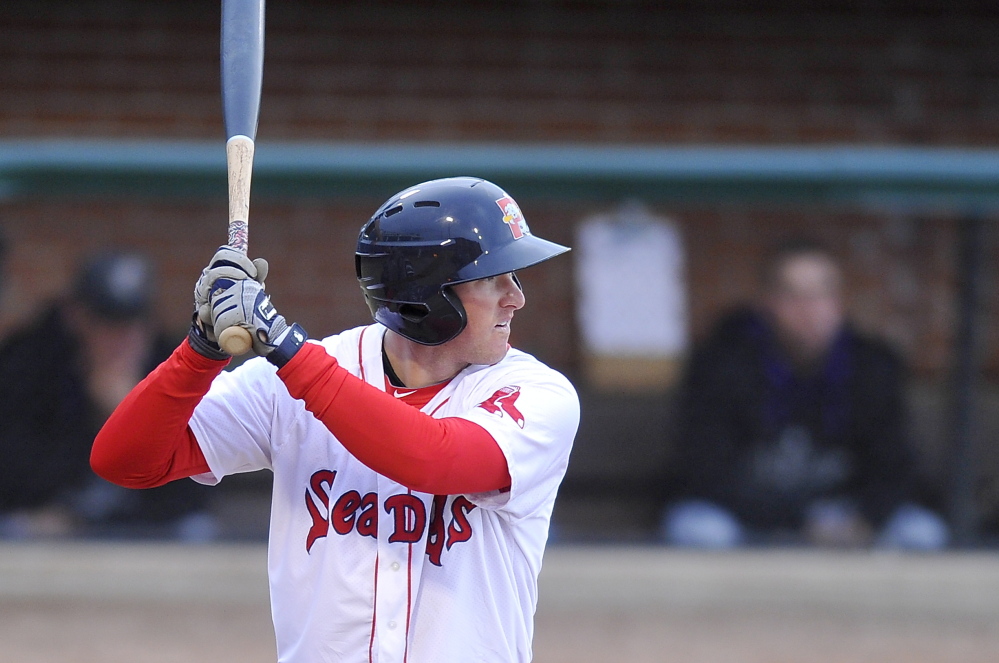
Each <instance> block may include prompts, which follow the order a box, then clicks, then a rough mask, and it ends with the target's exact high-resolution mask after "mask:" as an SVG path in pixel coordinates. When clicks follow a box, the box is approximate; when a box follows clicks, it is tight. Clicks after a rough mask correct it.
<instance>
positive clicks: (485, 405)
mask: <svg viewBox="0 0 999 663" xmlns="http://www.w3.org/2000/svg"><path fill="white" fill-rule="evenodd" d="M518 398H520V387H503V388H502V389H500V390H499V391H497V392H496V393H495V394H493V395H492V396H490V397H489V398H487V399H486V400H484V401H482V402H481V403H479V404H478V406H477V407H481V408H482V409H483V410H485V411H486V412H488V413H489V414H498V415H499V416H500V417H502V416H503V413H504V412H506V413H507V414H508V415H510V418H511V419H513V420H514V421H515V422H517V425H518V426H520V427H521V428H523V427H524V424H525V423H526V421H525V420H524V415H522V414H521V413H520V410H518V409H517V406H516V402H517V399H518Z"/></svg>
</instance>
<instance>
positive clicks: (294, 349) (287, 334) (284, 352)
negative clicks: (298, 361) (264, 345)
mask: <svg viewBox="0 0 999 663" xmlns="http://www.w3.org/2000/svg"><path fill="white" fill-rule="evenodd" d="M307 340H309V334H308V332H306V331H305V330H304V329H303V328H302V326H301V325H300V324H298V323H297V322H296V323H294V324H293V325H291V326H290V327H288V328H287V329H285V330H284V331H283V332H282V333H281V335H280V336H278V337H277V338H276V339H274V349H273V350H271V351H270V352H268V353H267V361H269V362H271V363H272V364H274V365H275V366H277V367H278V368H281V367H282V366H284V365H285V364H287V363H288V362H289V361H291V358H292V357H294V356H295V355H296V354H298V351H299V350H301V349H302V346H304V345H305V342H306V341H307Z"/></svg>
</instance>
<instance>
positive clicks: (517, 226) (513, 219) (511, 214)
mask: <svg viewBox="0 0 999 663" xmlns="http://www.w3.org/2000/svg"><path fill="white" fill-rule="evenodd" d="M496 204H497V205H499V208H500V209H501V210H503V223H505V224H506V225H507V226H508V227H509V228H510V232H511V233H512V234H513V238H514V239H520V238H521V237H523V236H524V235H526V234H528V233H530V232H531V229H530V228H528V227H527V221H526V220H525V219H524V215H523V214H521V212H520V206H518V205H517V203H516V201H515V200H514V199H513V198H511V197H510V196H503V197H502V198H500V199H499V200H497V201H496Z"/></svg>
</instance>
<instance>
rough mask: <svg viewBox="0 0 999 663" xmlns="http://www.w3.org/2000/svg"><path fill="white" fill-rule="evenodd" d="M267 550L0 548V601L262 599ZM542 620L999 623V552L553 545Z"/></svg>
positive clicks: (85, 545) (76, 545)
mask: <svg viewBox="0 0 999 663" xmlns="http://www.w3.org/2000/svg"><path fill="white" fill-rule="evenodd" d="M266 568H267V560H266V550H265V548H264V547H263V546H262V545H221V546H205V547H201V546H184V545H170V544H166V545H164V544H138V543H51V544H4V545H0V600H3V599H13V598H18V599H48V598H63V599H97V600H142V601H151V602H161V601H181V602H183V601H189V600H197V601H209V602H213V601H214V602H221V603H260V604H266V603H267V600H268V599H267V580H266ZM540 584H541V587H540V596H541V598H540V606H539V613H545V612H548V613H562V612H606V611H615V612H621V611H650V610H684V611H687V610H703V609H712V608H714V609H719V608H724V609H740V608H753V609H764V610H775V611H785V610H797V609H805V610H822V611H832V612H841V611H842V612H851V613H854V614H856V613H858V612H867V613H871V614H880V615H893V616H900V617H906V616H911V617H920V618H943V617H946V618H958V619H960V618H984V619H999V556H997V555H995V554H989V553H968V554H965V553H949V554H942V555H926V556H923V555H901V554H890V553H866V552H820V551H810V550H779V551H741V552H734V553H717V554H716V553H709V554H708V553H690V552H682V551H677V550H671V549H665V548H655V547H638V546H636V547H621V546H606V547H605V546H578V547H577V546H553V547H551V548H550V549H549V551H548V553H547V555H546V557H545V562H544V568H543V570H542V573H541V580H540Z"/></svg>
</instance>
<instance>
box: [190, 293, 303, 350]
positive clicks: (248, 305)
mask: <svg viewBox="0 0 999 663" xmlns="http://www.w3.org/2000/svg"><path fill="white" fill-rule="evenodd" d="M207 308H208V309H209V311H210V314H211V320H210V324H211V326H212V327H213V329H214V332H215V333H216V334H221V333H222V331H223V330H225V329H227V328H228V327H233V326H236V327H242V328H243V329H245V330H247V331H248V332H250V337H251V338H252V339H253V351H254V352H255V353H257V354H258V355H260V356H261V357H266V356H267V355H269V354H270V353H271V352H273V351H274V349H275V348H276V347H277V346H278V345H279V344H280V343H281V341H283V340H284V337H285V335H286V334H287V333H288V331H289V327H288V323H287V322H286V321H285V319H284V316H283V315H280V314H279V313H278V312H277V310H276V309H275V308H274V306H273V305H271V298H270V295H268V294H267V293H266V292H264V286H263V285H261V284H260V283H259V282H257V281H256V280H254V279H252V278H243V279H238V280H234V279H229V278H220V279H216V280H215V287H214V288H213V289H212V290H211V293H210V294H209V302H208V307H207ZM303 342H304V339H303Z"/></svg>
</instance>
